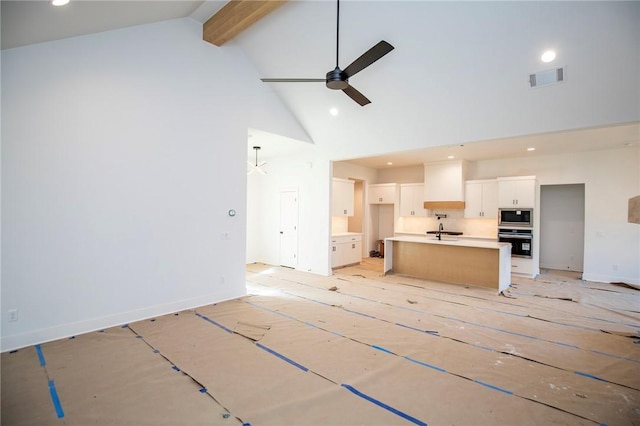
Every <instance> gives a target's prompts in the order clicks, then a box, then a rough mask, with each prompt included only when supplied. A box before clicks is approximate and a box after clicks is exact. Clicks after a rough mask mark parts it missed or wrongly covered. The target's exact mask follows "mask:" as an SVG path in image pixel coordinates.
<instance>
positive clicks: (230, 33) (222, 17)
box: [202, 0, 287, 46]
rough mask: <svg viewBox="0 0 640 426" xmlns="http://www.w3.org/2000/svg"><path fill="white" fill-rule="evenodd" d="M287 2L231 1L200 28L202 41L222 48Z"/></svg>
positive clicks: (265, 0) (264, 0)
mask: <svg viewBox="0 0 640 426" xmlns="http://www.w3.org/2000/svg"><path fill="white" fill-rule="evenodd" d="M286 1H287V0H231V1H230V2H229V3H227V4H226V5H224V7H223V8H222V9H220V10H219V11H218V13H216V14H215V15H213V16H212V17H211V18H209V19H208V20H207V22H205V23H204V25H203V26H202V39H203V40H204V41H208V42H209V43H212V44H215V45H216V46H222V45H223V44H224V43H226V42H227V41H229V40H231V39H232V38H234V37H235V36H237V35H238V34H240V33H241V32H242V31H244V30H245V29H247V28H249V27H250V26H251V25H253V24H254V23H256V22H257V21H259V20H260V19H262V18H263V17H265V16H266V15H268V14H269V13H270V12H271V11H273V10H275V9H276V8H277V7H279V6H281V5H282V4H283V3H285V2H286Z"/></svg>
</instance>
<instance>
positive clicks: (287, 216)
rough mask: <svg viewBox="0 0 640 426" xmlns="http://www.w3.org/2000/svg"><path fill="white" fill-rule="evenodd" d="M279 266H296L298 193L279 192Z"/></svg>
mask: <svg viewBox="0 0 640 426" xmlns="http://www.w3.org/2000/svg"><path fill="white" fill-rule="evenodd" d="M280 265H282V266H287V267H289V268H295V267H297V266H298V191H281V192H280Z"/></svg>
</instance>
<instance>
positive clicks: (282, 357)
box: [256, 343, 309, 371]
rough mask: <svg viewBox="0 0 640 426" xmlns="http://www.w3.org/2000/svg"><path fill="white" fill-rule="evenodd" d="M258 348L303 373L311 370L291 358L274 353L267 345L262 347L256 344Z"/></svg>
mask: <svg viewBox="0 0 640 426" xmlns="http://www.w3.org/2000/svg"><path fill="white" fill-rule="evenodd" d="M256 346H257V347H259V348H260V349H263V350H265V351H267V352H269V353H270V354H271V355H275V356H277V357H278V358H280V359H281V360H283V361H287V362H288V363H289V364H291V365H293V366H294V367H298V368H299V369H300V370H302V371H309V369H308V368H307V367H305V366H304V365H301V364H298V363H297V362H295V361H294V360H292V359H291V358H287V357H286V356H284V355H282V354H280V353H278V352H276V351H274V350H273V349H271V348H268V347H266V346H265V345H262V344H260V343H256Z"/></svg>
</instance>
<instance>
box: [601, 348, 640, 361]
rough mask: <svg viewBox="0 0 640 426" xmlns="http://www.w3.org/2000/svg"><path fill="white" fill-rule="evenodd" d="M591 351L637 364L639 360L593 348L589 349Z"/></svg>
mask: <svg viewBox="0 0 640 426" xmlns="http://www.w3.org/2000/svg"><path fill="white" fill-rule="evenodd" d="M591 352H593V353H594V354H598V355H605V356H610V357H612V358H618V359H623V360H625V361H629V362H635V363H637V364H640V361H638V360H637V359H633V358H627V357H624V356H619V355H613V354H608V353H606V352H600V351H596V350H595V349H591Z"/></svg>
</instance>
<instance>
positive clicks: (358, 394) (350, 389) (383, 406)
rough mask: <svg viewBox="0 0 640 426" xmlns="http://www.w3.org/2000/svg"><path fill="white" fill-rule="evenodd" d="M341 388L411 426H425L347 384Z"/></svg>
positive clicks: (423, 423)
mask: <svg viewBox="0 0 640 426" xmlns="http://www.w3.org/2000/svg"><path fill="white" fill-rule="evenodd" d="M342 387H343V388H345V389H347V390H349V391H350V392H351V393H353V394H355V395H357V396H359V397H360V398H363V399H366V400H367V401H369V402H372V403H374V404H375V405H377V406H378V407H381V408H384V409H385V410H387V411H390V412H392V413H393V414H395V415H396V416H400V417H402V418H403V419H405V420H408V421H410V422H411V423H413V424H416V425H421V426H427V424H426V423H425V422H423V421H422V420H418V419H416V418H415V417H412V416H410V415H409V414H407V413H403V412H402V411H400V410H398V409H397V408H393V407H391V406H390V405H387V404H385V403H384V402H382V401H379V400H377V399H375V398H373V397H371V396H369V395H367V394H364V393H362V392H360V391H359V390H358V389H356V388H354V387H353V386H350V385H347V384H344V383H343V384H342Z"/></svg>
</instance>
